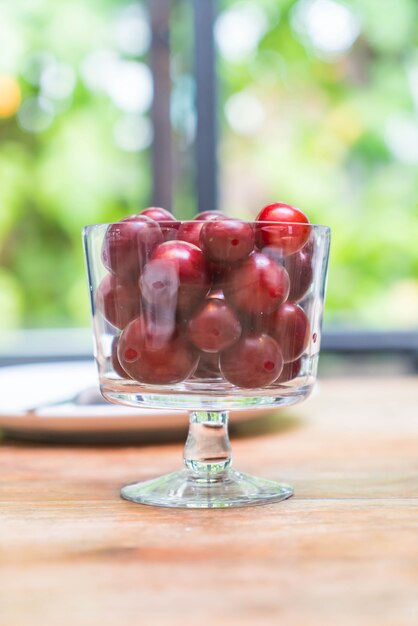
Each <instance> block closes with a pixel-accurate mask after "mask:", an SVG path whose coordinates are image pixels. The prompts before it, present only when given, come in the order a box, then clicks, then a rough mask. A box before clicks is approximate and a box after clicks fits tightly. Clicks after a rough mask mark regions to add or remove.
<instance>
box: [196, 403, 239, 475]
mask: <svg viewBox="0 0 418 626" xmlns="http://www.w3.org/2000/svg"><path fill="white" fill-rule="evenodd" d="M184 464H185V466H186V470H187V472H188V473H189V474H190V477H191V478H194V479H197V480H199V479H201V480H204V481H217V480H222V479H223V478H224V477H225V472H226V471H227V470H228V468H229V467H230V466H231V464H232V452H231V444H230V441H229V435H228V413H227V412H226V411H192V412H191V413H190V425H189V434H188V437H187V441H186V445H185V447H184Z"/></svg>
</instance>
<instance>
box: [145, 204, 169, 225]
mask: <svg viewBox="0 0 418 626" xmlns="http://www.w3.org/2000/svg"><path fill="white" fill-rule="evenodd" d="M139 215H146V216H147V217H150V218H151V219H152V220H154V221H155V222H176V221H177V220H176V218H175V217H174V215H173V214H172V213H170V211H167V209H163V208H161V207H157V206H150V207H148V208H147V209H144V210H143V211H141V213H140V214H139Z"/></svg>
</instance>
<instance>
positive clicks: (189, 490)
mask: <svg viewBox="0 0 418 626" xmlns="http://www.w3.org/2000/svg"><path fill="white" fill-rule="evenodd" d="M292 495H293V489H292V488H291V487H290V486H289V485H285V484H282V483H276V482H275V481H273V480H267V479H265V478H256V477H254V476H249V475H248V474H242V473H241V472H237V471H235V470H232V469H230V470H228V471H226V472H225V473H224V474H223V475H222V477H220V478H219V479H217V480H206V479H203V478H195V477H193V474H191V473H190V472H189V471H187V470H182V471H180V472H174V473H172V474H166V475H165V476H160V477H159V478H154V479H153V480H147V481H145V482H140V483H134V484H132V485H127V486H126V487H123V488H122V490H121V496H122V498H125V500H131V501H132V502H137V503H138V504H150V505H154V506H165V507H178V508H190V509H211V508H228V507H233V506H252V505H256V504H268V503H270V502H278V501H280V500H285V499H286V498H290V496H292Z"/></svg>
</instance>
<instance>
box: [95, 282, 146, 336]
mask: <svg viewBox="0 0 418 626" xmlns="http://www.w3.org/2000/svg"><path fill="white" fill-rule="evenodd" d="M96 306H97V309H98V310H99V311H100V313H102V315H103V316H104V317H105V318H106V319H107V321H108V322H109V323H110V324H112V325H113V326H116V328H124V327H125V326H126V325H127V324H128V323H129V322H130V321H131V320H132V319H133V318H134V317H136V316H137V315H138V314H139V312H140V307H141V299H140V292H139V288H138V285H136V284H128V285H127V284H125V283H123V282H121V281H120V279H119V278H118V277H117V276H114V275H113V274H107V275H106V276H105V277H104V278H103V280H102V282H101V283H100V285H99V286H98V287H97V290H96Z"/></svg>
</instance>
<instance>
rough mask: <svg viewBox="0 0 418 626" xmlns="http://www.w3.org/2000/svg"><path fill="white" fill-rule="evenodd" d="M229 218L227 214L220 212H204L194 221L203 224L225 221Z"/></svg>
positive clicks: (195, 217)
mask: <svg viewBox="0 0 418 626" xmlns="http://www.w3.org/2000/svg"><path fill="white" fill-rule="evenodd" d="M226 218H227V215H225V213H221V212H220V211H202V212H201V213H198V214H197V215H195V216H194V218H193V219H195V220H200V221H203V222H207V221H209V220H224V219H226Z"/></svg>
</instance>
